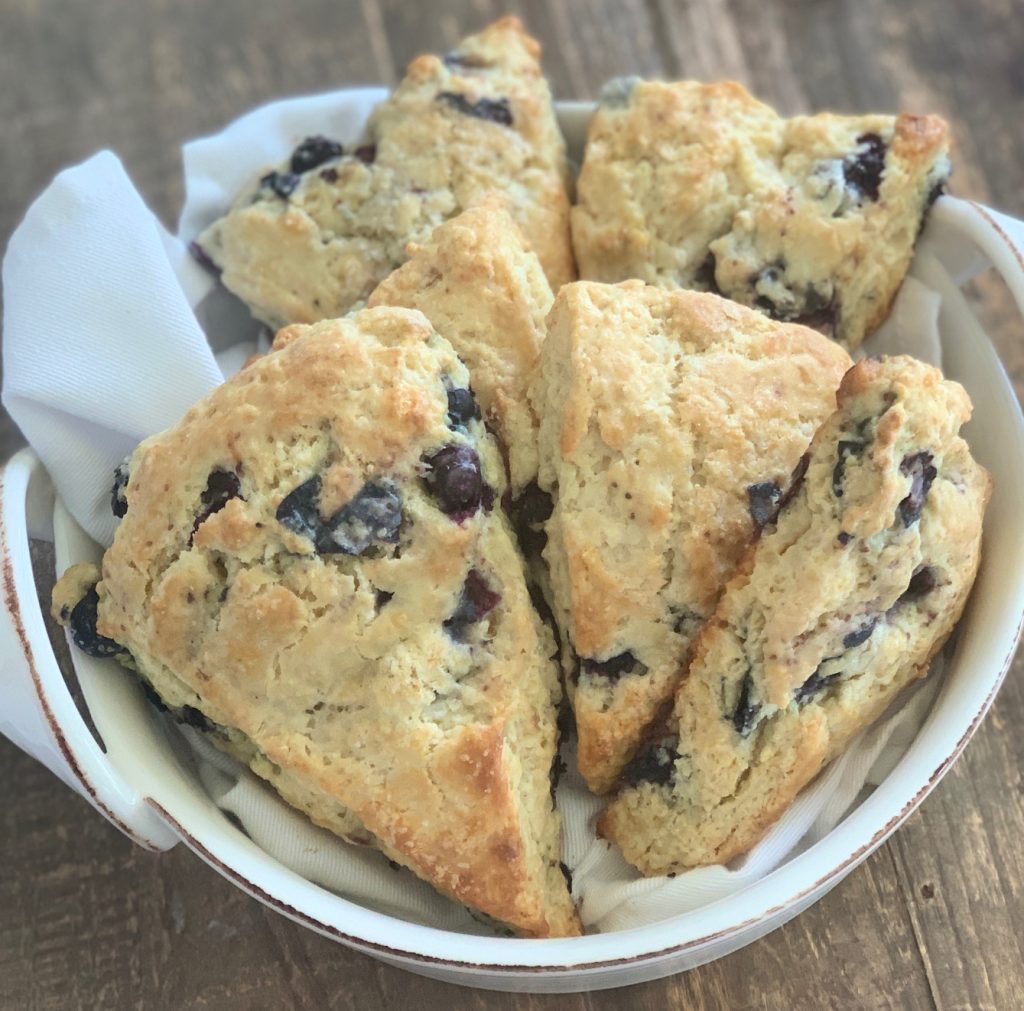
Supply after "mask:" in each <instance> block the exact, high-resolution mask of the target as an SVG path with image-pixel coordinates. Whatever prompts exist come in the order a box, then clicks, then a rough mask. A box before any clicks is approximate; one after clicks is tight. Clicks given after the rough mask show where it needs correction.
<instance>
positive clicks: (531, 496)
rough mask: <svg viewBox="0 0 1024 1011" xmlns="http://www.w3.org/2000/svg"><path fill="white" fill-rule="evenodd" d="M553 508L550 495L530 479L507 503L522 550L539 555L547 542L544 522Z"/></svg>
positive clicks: (532, 554) (531, 554) (528, 553)
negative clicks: (516, 496) (515, 496)
mask: <svg viewBox="0 0 1024 1011" xmlns="http://www.w3.org/2000/svg"><path fill="white" fill-rule="evenodd" d="M553 510H554V502H553V501H552V499H551V496H550V495H549V494H548V493H547V492H546V491H544V490H543V489H542V488H541V487H540V485H538V484H537V482H536V481H531V482H530V483H529V484H528V485H527V486H526V487H525V488H524V489H523V490H522V492H521V493H520V495H519V497H518V498H516V499H514V500H513V501H512V502H510V503H509V507H508V510H507V511H508V514H509V519H511V521H512V526H513V527H514V528H515V531H516V536H517V537H518V538H519V544H520V546H521V547H522V549H523V551H524V552H525V553H526V554H527V555H530V556H539V555H540V553H541V552H542V551H543V550H544V545H545V544H547V542H548V535H547V534H546V533H545V532H544V523H545V522H546V521H547V520H548V519H549V518H550V516H551V513H552V511H553Z"/></svg>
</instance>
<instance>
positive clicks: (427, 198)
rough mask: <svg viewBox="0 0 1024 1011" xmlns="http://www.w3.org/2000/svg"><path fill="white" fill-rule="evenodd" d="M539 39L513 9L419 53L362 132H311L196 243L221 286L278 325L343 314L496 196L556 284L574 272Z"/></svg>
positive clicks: (559, 145) (564, 177)
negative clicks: (412, 252) (435, 233)
mask: <svg viewBox="0 0 1024 1011" xmlns="http://www.w3.org/2000/svg"><path fill="white" fill-rule="evenodd" d="M539 54H540V46H539V45H538V43H537V42H536V41H535V40H534V39H532V38H531V37H530V36H529V35H527V34H526V32H525V31H524V30H523V27H522V25H521V24H520V22H519V21H518V19H516V18H504V19H502V20H501V21H497V22H495V23H494V24H492V25H490V26H489V27H488V28H486V29H484V30H483V31H482V32H480V33H479V34H477V35H472V36H470V37H469V38H467V39H465V40H463V41H462V42H461V43H460V45H459V47H458V49H456V50H455V51H453V52H451V53H449V54H448V55H447V56H445V57H443V58H440V57H436V56H420V57H418V58H417V59H415V60H413V62H412V63H411V64H410V65H409V68H408V71H407V73H406V77H405V79H404V80H403V81H402V83H401V84H400V85H399V86H398V88H396V90H395V91H394V93H393V94H392V95H391V96H390V98H388V99H387V100H386V101H385V102H383V103H382V104H381V105H380V106H378V107H377V108H376V109H375V110H374V112H373V114H372V116H371V117H370V121H369V124H368V127H367V138H366V140H365V142H363V143H361V144H360V145H359V146H357V147H354V148H349V147H343V146H342V145H341V144H340V143H338V142H337V141H336V140H334V139H331V138H327V137H321V136H318V137H309V138H307V139H306V140H304V141H303V142H302V143H301V144H300V145H299V146H298V147H297V148H296V149H295V151H294V152H293V154H292V156H291V159H290V160H289V162H288V163H287V164H285V165H282V166H279V167H278V168H277V169H276V170H275V171H272V172H267V173H265V174H264V175H263V176H262V177H261V178H260V179H259V181H258V182H257V183H256V184H255V186H254V188H253V189H252V190H250V191H248V192H246V193H243V194H242V196H241V197H240V198H239V200H238V201H237V202H236V204H235V205H234V207H233V208H232V209H231V210H230V211H229V212H228V214H227V215H226V216H225V217H223V218H221V219H220V220H219V221H216V222H215V223H214V224H213V225H211V226H210V227H209V228H208V229H207V230H206V231H205V232H204V233H203V234H202V235H201V236H200V237H199V240H198V245H197V247H196V251H197V253H198V254H199V255H201V256H203V257H204V258H206V259H207V260H208V261H209V262H211V263H212V264H213V265H214V266H215V267H216V268H218V269H219V270H220V271H221V272H222V273H221V280H222V281H223V283H224V284H225V285H226V286H227V287H228V288H229V289H230V290H231V291H233V292H234V293H235V294H236V295H238V296H239V298H241V299H242V300H243V301H245V302H246V303H247V304H248V305H249V307H250V309H251V310H252V312H253V314H254V315H255V316H256V317H258V318H259V319H261V320H263V321H264V322H266V323H268V324H270V325H271V326H282V325H284V324H287V323H296V322H298V323H310V322H314V321H316V320H319V319H325V318H332V317H335V316H340V315H343V314H344V313H345V312H347V311H348V310H349V309H350V308H352V306H353V304H354V303H356V302H357V301H359V300H360V299H364V298H366V296H367V295H368V294H369V293H370V292H371V291H372V290H373V288H374V286H375V285H376V284H377V283H378V282H379V281H381V280H383V278H385V277H387V275H388V274H389V273H390V272H391V271H392V270H393V269H394V268H395V267H397V266H398V265H399V264H401V263H402V262H404V260H405V258H406V252H405V246H406V243H407V242H409V241H414V242H424V241H426V240H427V238H428V237H429V235H430V233H431V231H432V230H433V229H434V227H435V226H436V225H438V224H440V223H441V222H443V221H446V220H447V219H448V218H451V217H454V216H455V215H456V214H458V213H459V212H460V211H462V210H464V209H465V208H468V207H471V206H473V205H475V204H477V203H479V202H480V201H481V200H483V199H484V198H485V197H486V196H488V195H489V194H495V193H497V194H500V195H501V196H502V197H503V198H504V199H505V201H506V203H507V206H508V208H509V211H510V212H511V214H512V216H513V218H514V219H515V220H516V222H517V223H518V225H519V226H520V228H522V230H523V234H524V235H525V236H526V239H527V241H528V242H529V244H530V246H531V248H532V249H533V250H534V251H535V252H536V253H537V255H538V256H539V258H540V261H541V264H542V265H543V267H544V270H545V272H546V274H547V277H548V280H549V281H550V283H551V285H552V287H557V286H558V285H560V284H562V283H563V282H564V281H567V280H570V279H571V278H572V277H573V276H574V270H575V268H574V265H573V260H572V250H571V243H570V238H569V197H568V192H567V185H568V169H567V163H566V158H565V143H564V141H563V139H562V135H561V133H560V131H559V129H558V124H557V123H556V121H555V113H554V107H553V106H552V102H551V93H550V90H549V89H548V85H547V82H546V81H545V80H544V77H543V75H542V74H541V69H540V64H539V63H538V56H539Z"/></svg>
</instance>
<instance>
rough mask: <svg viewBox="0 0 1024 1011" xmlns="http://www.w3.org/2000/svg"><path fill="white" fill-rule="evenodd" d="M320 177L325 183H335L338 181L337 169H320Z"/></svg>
mask: <svg viewBox="0 0 1024 1011" xmlns="http://www.w3.org/2000/svg"><path fill="white" fill-rule="evenodd" d="M320 178H321V179H323V181H324V182H325V183H336V182H337V181H338V170H337V169H336V168H325V169H321V170H320Z"/></svg>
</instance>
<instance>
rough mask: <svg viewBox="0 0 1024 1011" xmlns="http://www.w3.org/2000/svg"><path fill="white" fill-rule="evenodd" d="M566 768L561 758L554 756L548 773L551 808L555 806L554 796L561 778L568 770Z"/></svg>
mask: <svg viewBox="0 0 1024 1011" xmlns="http://www.w3.org/2000/svg"><path fill="white" fill-rule="evenodd" d="M568 768H569V767H568V766H567V765H566V764H565V762H564V761H562V756H561V755H558V754H556V755H555V760H554V761H553V762H552V763H551V770H550V771H549V772H548V780H549V782H550V783H551V806H552V807H554V806H555V794H556V793H558V784H559V783H560V782H561V781H562V776H563V775H564V774H565V772H566V771H567V770H568Z"/></svg>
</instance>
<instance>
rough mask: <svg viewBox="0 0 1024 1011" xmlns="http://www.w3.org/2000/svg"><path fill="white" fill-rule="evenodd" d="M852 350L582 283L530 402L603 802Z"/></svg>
mask: <svg viewBox="0 0 1024 1011" xmlns="http://www.w3.org/2000/svg"><path fill="white" fill-rule="evenodd" d="M849 365H850V360H849V357H848V355H847V354H846V352H845V351H844V350H843V349H842V348H841V347H839V346H838V345H837V344H835V343H834V342H833V341H830V340H828V339H827V338H825V337H823V336H822V335H821V334H819V333H816V332H815V331H813V330H809V329H807V328H806V327H800V326H794V325H790V324H783V323H777V322H774V321H772V320H770V319H768V318H767V317H765V316H763V315H761V314H760V313H757V312H754V311H752V310H750V309H746V308H744V307H743V306H740V305H736V304H735V303H732V302H727V301H726V300H725V299H722V298H719V297H718V296H716V295H710V294H704V293H700V292H692V291H683V290H678V289H677V290H674V291H668V290H665V289H662V288H656V287H652V286H647V285H644V284H643V283H642V282H640V281H627V282H624V283H622V284H618V285H605V284H597V283H594V282H584V281H579V282H577V283H575V284H571V285H566V286H565V287H563V288H562V290H561V291H560V292H559V294H558V296H557V298H556V300H555V307H554V309H553V310H552V312H551V315H550V317H549V328H548V336H547V339H546V341H545V344H544V347H543V350H542V354H541V380H540V382H539V384H538V388H537V390H536V397H537V400H538V413H539V414H540V416H541V419H542V420H541V435H540V458H541V472H540V484H541V487H542V488H543V489H544V490H546V491H548V492H550V493H552V494H554V495H555V498H556V505H555V510H554V513H553V515H552V517H551V519H550V520H549V521H548V524H547V533H548V538H549V540H548V546H547V548H546V550H545V558H546V559H547V561H548V563H549V567H550V571H551V583H552V585H553V588H554V598H555V608H554V610H555V614H556V617H557V619H558V623H559V626H560V628H561V631H562V634H563V640H564V641H565V642H566V643H567V644H568V645H569V646H570V647H571V649H572V651H573V652H574V653H575V656H576V658H577V659H578V673H577V675H576V679H575V685H574V686H573V687H571V688H570V696H571V699H572V704H573V708H574V710H575V715H576V726H577V729H578V732H579V749H578V760H579V767H580V771H581V772H582V774H583V776H584V778H585V779H586V780H587V783H588V785H589V786H590V787H591V789H593V790H595V791H597V792H604V791H606V790H608V789H609V788H610V787H611V786H612V785H613V784H614V783H615V781H616V780H617V778H618V776H619V774H620V773H621V771H622V769H623V767H624V766H625V765H626V763H627V762H628V761H629V760H630V759H631V758H632V757H633V755H634V753H635V752H636V749H637V748H638V747H640V745H641V742H642V740H643V738H644V733H645V731H646V729H647V728H648V726H649V725H650V724H651V723H652V722H653V721H654V720H655V718H656V717H657V715H658V714H659V712H660V711H661V710H662V709H663V707H664V706H665V705H667V704H669V703H670V701H671V698H672V695H673V692H674V691H675V688H676V685H677V684H678V681H679V677H680V675H681V673H682V670H683V669H685V663H686V661H687V658H688V655H689V650H690V646H691V644H692V641H693V639H694V637H695V635H696V634H697V631H698V629H699V628H700V626H701V624H702V622H703V621H704V620H705V619H706V618H707V617H709V616H710V614H711V613H712V611H713V609H714V606H715V602H716V600H717V598H718V594H719V592H720V590H721V587H722V586H723V584H724V583H725V581H726V579H727V578H728V577H729V576H730V575H731V574H732V571H733V568H734V566H735V564H736V563H737V561H738V560H739V558H740V556H741V554H742V553H743V551H744V549H745V547H746V545H747V544H748V543H749V541H750V538H751V535H752V534H753V532H754V530H755V528H756V526H757V524H758V523H759V522H760V523H763V522H765V521H766V520H767V518H768V517H769V516H770V514H771V511H772V509H773V507H774V505H775V504H777V502H778V498H779V495H780V494H781V492H780V488H781V487H783V486H784V485H785V484H786V482H787V480H788V478H789V475H790V473H791V472H792V470H793V467H794V466H795V465H796V463H797V461H798V460H799V459H800V454H801V453H802V452H803V451H804V450H805V449H806V448H807V443H808V442H809V441H810V438H811V436H812V435H813V434H814V431H815V430H816V429H817V427H818V425H819V424H820V423H821V422H822V421H823V420H824V419H825V418H826V417H827V416H828V415H829V413H830V412H831V411H832V410H833V409H834V407H835V391H836V388H837V387H838V385H839V382H840V380H841V378H842V376H843V373H844V372H845V371H846V369H847V368H848V367H849Z"/></svg>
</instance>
